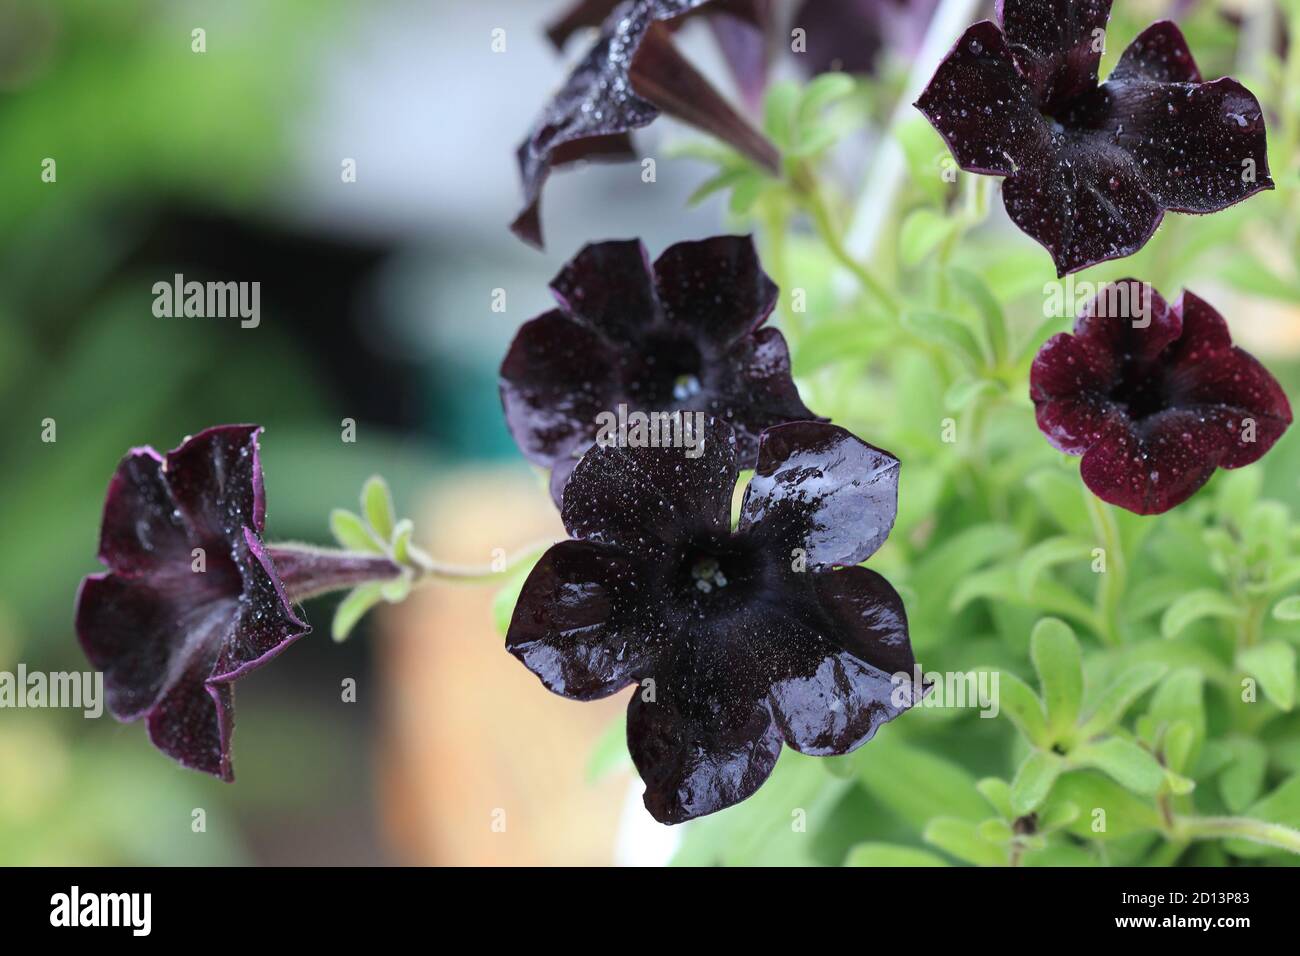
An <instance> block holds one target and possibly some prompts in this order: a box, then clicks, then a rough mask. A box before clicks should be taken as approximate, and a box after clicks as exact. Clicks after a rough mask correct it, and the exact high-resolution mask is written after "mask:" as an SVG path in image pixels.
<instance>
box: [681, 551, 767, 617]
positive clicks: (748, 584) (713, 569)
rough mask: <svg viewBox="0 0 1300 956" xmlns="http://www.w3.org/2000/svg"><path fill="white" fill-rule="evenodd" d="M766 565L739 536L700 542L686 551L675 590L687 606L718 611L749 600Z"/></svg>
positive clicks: (757, 553)
mask: <svg viewBox="0 0 1300 956" xmlns="http://www.w3.org/2000/svg"><path fill="white" fill-rule="evenodd" d="M764 566H765V565H764V562H763V560H762V556H761V555H760V554H759V552H758V551H757V550H755V549H753V548H751V547H746V546H745V544H744V543H743V542H742V541H740V540H739V539H736V538H731V539H728V540H726V541H722V542H713V541H706V542H700V543H697V544H695V545H692V546H691V547H688V548H687V549H686V550H685V551H684V552H683V554H682V559H681V562H680V563H679V564H678V569H677V573H676V581H675V585H674V590H675V591H676V593H677V595H678V598H679V600H680V601H681V602H682V603H683V604H685V605H687V606H688V607H691V608H694V609H696V610H697V611H698V612H699V613H704V612H705V611H707V612H708V613H709V614H716V613H718V612H719V611H724V610H726V609H728V608H733V607H739V606H741V605H743V604H745V603H747V602H748V601H749V600H750V599H751V598H752V597H753V596H754V594H755V593H756V591H757V590H758V589H759V588H760V587H761V584H762V581H763V577H764V575H763V570H764Z"/></svg>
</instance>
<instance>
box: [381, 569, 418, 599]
mask: <svg viewBox="0 0 1300 956" xmlns="http://www.w3.org/2000/svg"><path fill="white" fill-rule="evenodd" d="M378 583H379V590H380V593H381V594H382V595H383V596H384V600H385V601H387V602H388V603H389V604H401V603H402V602H403V601H405V600H406V599H407V597H409V596H410V594H411V576H410V574H403V575H402V576H401V577H399V578H393V580H391V581H381V582H378Z"/></svg>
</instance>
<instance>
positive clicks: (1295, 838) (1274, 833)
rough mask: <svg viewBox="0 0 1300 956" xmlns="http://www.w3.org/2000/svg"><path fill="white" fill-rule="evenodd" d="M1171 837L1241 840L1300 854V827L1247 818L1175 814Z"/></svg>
mask: <svg viewBox="0 0 1300 956" xmlns="http://www.w3.org/2000/svg"><path fill="white" fill-rule="evenodd" d="M1170 836H1171V839H1182V840H1217V839H1230V838H1235V839H1241V840H1249V841H1250V842H1252V843H1259V844H1262V845H1264V846H1271V847H1276V848H1277V849H1279V850H1286V851H1287V852H1288V853H1297V854H1300V830H1294V829H1292V828H1291V827H1288V826H1283V825H1282V824H1280V823H1269V822H1268V821H1266V820H1252V819H1251V818H1250V817H1176V818H1175V819H1174V822H1173V827H1172V829H1171V832H1170Z"/></svg>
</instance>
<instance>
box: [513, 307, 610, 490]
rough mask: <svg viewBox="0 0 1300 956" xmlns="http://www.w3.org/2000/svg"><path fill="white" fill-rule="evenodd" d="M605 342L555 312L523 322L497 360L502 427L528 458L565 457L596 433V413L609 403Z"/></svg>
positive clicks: (550, 461) (544, 461)
mask: <svg viewBox="0 0 1300 956" xmlns="http://www.w3.org/2000/svg"><path fill="white" fill-rule="evenodd" d="M617 364H618V363H617V360H616V358H615V357H614V354H613V352H612V351H611V349H610V347H609V346H608V344H607V343H606V342H605V341H604V340H603V339H602V338H601V337H600V336H599V335H598V334H597V333H595V332H594V331H592V330H591V329H590V328H587V327H585V326H583V325H581V324H579V323H578V322H575V321H573V320H572V319H570V318H568V317H567V316H565V315H564V314H562V313H561V312H558V311H553V312H547V313H546V314H545V315H541V316H539V317H537V318H535V319H532V320H530V321H528V322H525V323H524V324H523V325H522V326H521V327H520V329H519V332H518V333H517V334H516V335H515V338H514V341H513V342H511V343H510V350H509V351H508V352H507V353H506V357H505V359H504V360H502V362H501V371H500V389H501V404H502V406H503V407H504V409H505V414H506V426H507V427H508V428H509V429H510V434H511V436H513V438H514V440H515V443H516V444H517V445H518V446H519V450H520V451H522V452H523V453H524V454H525V455H526V456H527V457H528V458H529V460H531V461H534V462H536V463H538V464H540V465H544V466H548V467H551V466H554V465H555V464H556V463H557V462H560V461H563V460H565V459H568V458H570V457H571V455H572V452H573V451H574V449H575V448H581V447H585V446H586V444H587V442H589V441H590V440H591V438H592V437H593V436H594V434H595V431H596V416H597V415H598V414H599V413H600V412H601V411H603V410H605V409H608V408H610V407H611V406H612V404H613V403H614V402H615V394H616V391H615V388H616V386H615V383H614V381H613V378H612V376H613V373H614V370H615V369H616V367H617Z"/></svg>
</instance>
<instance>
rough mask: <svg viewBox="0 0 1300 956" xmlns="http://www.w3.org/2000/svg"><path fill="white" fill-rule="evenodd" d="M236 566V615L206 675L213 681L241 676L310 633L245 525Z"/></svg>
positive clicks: (230, 679)
mask: <svg viewBox="0 0 1300 956" xmlns="http://www.w3.org/2000/svg"><path fill="white" fill-rule="evenodd" d="M239 567H240V571H241V572H242V574H243V578H244V581H243V592H242V597H241V600H240V602H239V616H238V618H237V619H236V621H235V626H234V627H233V628H231V630H230V632H229V634H227V635H226V638H225V640H224V641H223V642H222V646H221V654H220V655H219V656H218V658H217V661H216V664H215V665H214V666H213V669H212V673H211V674H209V675H208V677H209V679H210V680H214V681H233V680H236V679H237V678H240V677H243V676H244V675H245V674H247V673H249V672H250V671H253V670H256V669H257V668H258V667H261V666H262V665H263V664H265V663H267V662H268V661H270V660H271V659H272V658H274V657H276V656H277V655H278V654H280V653H281V652H283V651H284V650H285V649H287V648H288V647H289V645H290V644H292V643H293V642H294V641H296V640H298V638H300V637H303V636H305V635H306V634H308V633H310V632H311V627H310V626H309V625H307V624H306V623H305V622H304V621H302V620H300V619H299V617H298V615H297V614H295V613H294V609H293V604H292V603H291V602H290V600H289V598H288V596H287V595H286V594H285V592H284V587H283V586H282V585H281V583H280V579H279V578H278V577H277V575H276V573H275V568H274V566H273V565H272V564H271V560H270V558H268V557H267V555H266V551H265V550H264V549H263V547H262V543H261V542H260V541H258V539H257V537H256V536H255V535H254V534H253V532H252V531H251V530H249V529H248V528H245V529H244V550H242V551H241V552H240V554H239Z"/></svg>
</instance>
